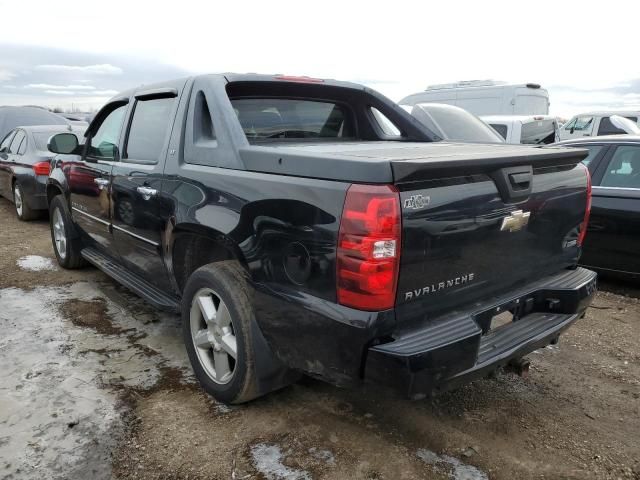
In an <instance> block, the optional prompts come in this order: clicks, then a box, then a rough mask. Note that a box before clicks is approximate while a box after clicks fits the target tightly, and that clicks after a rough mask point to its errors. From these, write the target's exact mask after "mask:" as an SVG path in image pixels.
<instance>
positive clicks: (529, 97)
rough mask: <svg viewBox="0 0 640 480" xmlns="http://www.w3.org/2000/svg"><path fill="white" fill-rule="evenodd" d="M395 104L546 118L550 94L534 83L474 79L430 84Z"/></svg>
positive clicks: (474, 112) (481, 113) (479, 113)
mask: <svg viewBox="0 0 640 480" xmlns="http://www.w3.org/2000/svg"><path fill="white" fill-rule="evenodd" d="M398 103H400V104H401V105H411V106H413V105H415V104H417V103H446V104H448V105H455V106H457V107H461V108H464V109H465V110H467V111H469V112H471V113H473V114H474V115H478V116H481V115H548V114H549V92H547V90H546V89H544V88H542V87H541V86H540V85H538V84H537V83H521V84H507V83H505V82H495V81H492V80H486V81H485V80H482V81H479V80H473V81H464V82H457V83H447V84H441V85H430V86H429V87H427V89H426V90H425V91H424V92H418V93H414V94H412V95H409V96H407V97H405V98H403V99H402V100H400V101H399V102H398Z"/></svg>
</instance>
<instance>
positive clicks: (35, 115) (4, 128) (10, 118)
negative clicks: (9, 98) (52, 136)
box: [0, 106, 71, 138]
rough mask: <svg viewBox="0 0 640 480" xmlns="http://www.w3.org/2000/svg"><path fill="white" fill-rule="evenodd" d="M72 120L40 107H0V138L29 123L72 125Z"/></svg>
mask: <svg viewBox="0 0 640 480" xmlns="http://www.w3.org/2000/svg"><path fill="white" fill-rule="evenodd" d="M70 124H71V122H70V121H69V120H67V119H66V118H64V117H62V116H60V115H58V114H57V113H53V112H50V111H49V110H45V109H44V108H39V107H10V106H3V107H0V138H4V136H5V135H6V134H7V133H9V132H10V131H11V130H13V129H14V128H16V127H26V126H29V125H60V126H65V125H70Z"/></svg>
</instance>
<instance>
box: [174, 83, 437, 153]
mask: <svg viewBox="0 0 640 480" xmlns="http://www.w3.org/2000/svg"><path fill="white" fill-rule="evenodd" d="M275 78H276V79H277V78H278V77H275ZM225 89H226V94H227V96H228V98H229V101H230V104H231V107H232V109H233V112H234V113H235V115H236V117H237V120H238V123H239V126H240V127H241V128H242V132H243V133H244V136H245V137H246V139H247V140H248V141H249V143H261V144H264V143H269V142H275V143H279V142H288V143H315V142H324V141H326V142H329V143H331V142H342V141H344V142H350V141H358V142H360V141H381V140H391V141H409V140H418V139H420V140H421V141H433V140H434V139H435V137H436V135H435V134H433V132H430V131H428V129H426V128H422V127H421V126H420V125H419V124H418V123H419V122H415V121H414V119H413V118H411V116H410V114H409V113H407V112H405V111H403V110H401V109H400V108H398V106H397V105H396V104H394V103H392V102H390V101H388V100H387V99H386V98H384V97H381V96H378V95H377V94H375V92H371V91H369V90H367V89H359V88H352V87H350V86H343V85H335V84H330V83H329V84H324V80H317V81H316V80H315V79H314V80H313V81H309V80H308V79H303V80H300V81H296V80H285V81H282V82H279V81H230V82H228V83H227V84H226V86H225ZM209 107H211V105H209ZM190 111H192V112H194V113H197V111H198V109H197V108H196V105H195V104H194V105H193V108H191V109H190ZM213 115H214V117H215V112H213ZM194 127H195V125H194ZM187 129H188V130H190V128H189V127H188V128H187ZM189 133H190V132H189ZM195 136H196V135H195V134H194V138H195Z"/></svg>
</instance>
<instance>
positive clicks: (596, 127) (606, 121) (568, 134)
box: [560, 110, 640, 140]
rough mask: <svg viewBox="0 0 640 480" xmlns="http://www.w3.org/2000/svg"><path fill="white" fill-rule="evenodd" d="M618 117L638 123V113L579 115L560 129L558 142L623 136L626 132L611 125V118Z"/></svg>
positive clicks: (616, 112) (590, 113) (613, 112)
mask: <svg viewBox="0 0 640 480" xmlns="http://www.w3.org/2000/svg"><path fill="white" fill-rule="evenodd" d="M612 115H619V116H621V117H624V118H628V119H629V120H631V121H633V122H635V123H636V124H637V123H638V119H640V111H614V110H607V111H600V112H588V113H581V114H580V115H576V116H574V117H572V118H571V120H569V121H568V122H567V123H565V124H564V125H562V128H561V129H560V140H571V139H572V138H581V137H596V136H603V135H624V134H625V133H626V132H625V131H624V130H623V129H621V128H619V127H617V126H615V125H614V124H613V123H611V116H612Z"/></svg>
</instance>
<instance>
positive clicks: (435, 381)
mask: <svg viewBox="0 0 640 480" xmlns="http://www.w3.org/2000/svg"><path fill="white" fill-rule="evenodd" d="M596 289H597V275H596V274H595V273H594V272H592V271H590V270H587V269H584V268H577V269H576V270H569V271H565V272H562V273H560V274H558V275H554V276H552V277H549V278H545V279H543V280H541V281H538V282H535V283H534V284H531V285H528V286H526V287H524V288H522V289H519V290H517V291H513V292H509V294H508V295H505V296H503V297H501V298H498V299H495V298H494V299H492V300H491V301H490V302H484V303H478V304H475V305H474V306H473V309H469V310H466V311H459V312H456V313H455V315H450V316H446V317H444V318H437V319H433V321H431V322H429V323H428V324H425V325H422V326H421V327H420V328H417V329H414V330H410V331H403V332H400V333H398V334H397V335H393V341H391V342H388V343H384V344H380V345H375V346H372V347H371V348H369V352H368V355H367V360H366V365H365V379H367V380H373V381H376V382H382V383H386V384H391V385H393V386H396V387H399V388H401V389H403V390H405V391H406V392H407V393H408V394H409V396H412V397H421V396H426V395H430V394H432V393H436V392H438V391H442V390H446V389H449V388H452V387H456V386H458V385H461V384H463V383H467V382H469V381H470V380H473V379H474V378H478V377H481V376H484V375H486V374H487V373H488V372H490V371H492V370H494V369H496V368H498V367H500V366H504V365H506V364H507V363H508V362H509V361H510V360H512V359H514V358H518V357H521V356H523V355H526V354H527V353H530V352H532V351H533V350H536V349H538V348H541V347H544V346H546V345H548V344H550V343H553V342H555V341H556V340H557V338H558V336H559V335H560V333H562V332H563V331H564V330H565V329H566V328H568V327H569V326H570V325H571V324H572V323H573V322H575V321H576V320H577V319H578V318H580V317H581V316H582V315H583V314H584V311H585V310H586V308H587V307H588V306H589V304H590V303H591V301H592V299H593V296H594V295H595V293H596ZM504 311H511V312H512V313H513V312H515V314H516V319H515V320H514V321H513V322H511V323H509V324H507V325H504V326H502V327H498V328H496V329H494V330H490V325H491V319H492V318H493V317H494V316H495V315H497V314H499V313H501V312H504Z"/></svg>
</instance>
